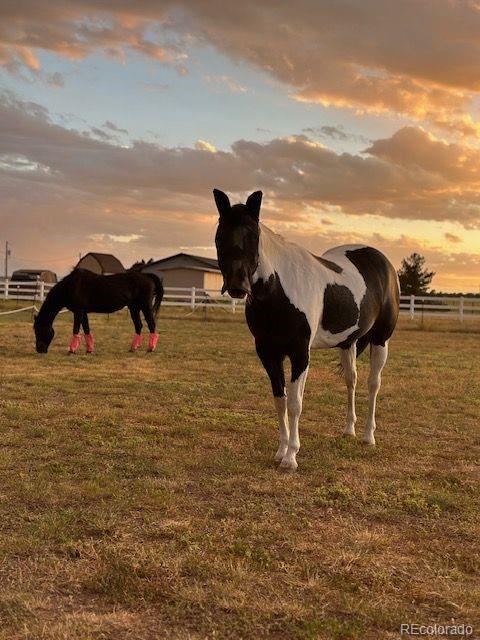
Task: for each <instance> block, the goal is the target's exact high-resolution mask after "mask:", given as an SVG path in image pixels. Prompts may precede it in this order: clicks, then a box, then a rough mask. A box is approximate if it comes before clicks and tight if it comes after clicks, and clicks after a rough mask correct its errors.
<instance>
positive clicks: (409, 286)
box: [398, 253, 435, 296]
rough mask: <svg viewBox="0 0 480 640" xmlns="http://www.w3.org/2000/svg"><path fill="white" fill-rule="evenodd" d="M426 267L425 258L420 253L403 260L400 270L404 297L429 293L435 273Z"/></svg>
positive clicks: (399, 277) (399, 275) (401, 288)
mask: <svg viewBox="0 0 480 640" xmlns="http://www.w3.org/2000/svg"><path fill="white" fill-rule="evenodd" d="M424 265H425V258H424V257H423V256H421V255H420V254H419V253H412V254H411V255H410V256H408V258H404V259H403V260H402V266H401V267H400V269H399V270H398V279H399V280H400V290H401V292H402V295H404V296H412V295H413V296H421V295H424V294H425V293H427V291H428V286H429V284H430V282H431V281H432V278H433V276H434V275H435V271H427V270H426V269H425V268H424Z"/></svg>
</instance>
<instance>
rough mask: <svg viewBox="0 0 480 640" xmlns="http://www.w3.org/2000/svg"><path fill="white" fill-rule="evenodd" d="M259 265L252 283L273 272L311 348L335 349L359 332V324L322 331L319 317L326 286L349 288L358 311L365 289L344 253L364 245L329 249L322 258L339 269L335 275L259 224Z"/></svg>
mask: <svg viewBox="0 0 480 640" xmlns="http://www.w3.org/2000/svg"><path fill="white" fill-rule="evenodd" d="M259 226H260V242H259V257H260V259H259V263H258V268H257V271H256V272H255V274H254V278H253V280H254V282H256V280H258V279H259V278H262V279H263V280H265V281H266V280H268V278H269V277H270V276H271V275H272V274H274V273H276V274H277V275H278V277H279V279H280V283H281V285H282V288H283V290H284V292H285V295H286V296H287V298H288V299H289V300H290V302H291V303H292V304H293V305H294V307H296V308H297V309H298V310H299V311H301V312H303V313H304V314H305V316H306V318H307V321H308V324H309V325H310V330H311V342H310V344H311V346H312V347H320V348H322V347H334V346H336V345H337V344H340V343H341V342H343V341H344V340H346V339H347V338H348V337H349V336H350V335H351V334H352V333H353V332H354V331H356V330H357V329H358V322H357V323H356V324H354V325H352V326H351V327H348V328H347V329H345V330H344V331H342V332H340V333H331V332H330V331H326V330H325V329H323V327H322V325H321V322H322V314H323V302H324V294H325V288H326V286H327V285H328V284H338V285H343V286H346V287H348V289H349V290H350V291H351V292H352V295H353V298H354V300H355V303H356V305H357V307H358V309H360V304H361V302H362V300H363V297H364V295H365V292H366V290H367V287H366V285H365V281H364V279H363V277H362V275H361V273H360V272H359V271H358V269H357V268H356V267H355V265H353V264H352V262H351V261H350V260H349V259H348V258H347V256H346V251H351V250H354V249H360V248H362V247H363V245H345V246H342V247H336V248H335V249H330V250H329V251H327V252H326V253H324V254H323V255H322V258H325V259H328V260H330V261H331V262H334V263H335V264H337V265H338V266H339V267H341V268H342V273H337V272H336V271H333V270H332V269H328V268H326V267H325V266H324V265H323V264H322V263H321V262H319V261H318V260H317V259H316V258H315V256H313V255H312V254H311V253H310V252H309V251H307V249H304V248H303V247H300V246H298V245H296V244H293V243H291V242H288V241H287V240H285V239H284V238H282V237H281V236H279V235H277V234H276V233H274V232H273V231H271V229H269V228H268V227H266V226H265V225H263V224H262V223H260V225H259Z"/></svg>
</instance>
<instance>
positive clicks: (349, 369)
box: [340, 343, 357, 436]
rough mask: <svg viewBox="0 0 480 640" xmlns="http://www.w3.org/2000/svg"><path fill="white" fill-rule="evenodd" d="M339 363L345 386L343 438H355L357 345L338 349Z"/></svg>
mask: <svg viewBox="0 0 480 640" xmlns="http://www.w3.org/2000/svg"><path fill="white" fill-rule="evenodd" d="M340 363H341V367H342V370H343V376H344V378H345V384H346V385H347V399H348V404H347V423H346V425H345V429H344V431H343V435H344V436H355V423H356V422H357V415H356V413H355V388H356V386H357V345H356V343H353V344H352V345H351V346H350V347H349V348H348V349H340Z"/></svg>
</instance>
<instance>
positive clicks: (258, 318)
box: [245, 273, 311, 396]
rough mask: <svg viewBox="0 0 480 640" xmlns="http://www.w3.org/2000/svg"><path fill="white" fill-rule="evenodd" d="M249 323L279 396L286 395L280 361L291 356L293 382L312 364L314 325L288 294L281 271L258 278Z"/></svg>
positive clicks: (247, 310)
mask: <svg viewBox="0 0 480 640" xmlns="http://www.w3.org/2000/svg"><path fill="white" fill-rule="evenodd" d="M245 317H246V319H247V324H248V327H249V329H250V331H251V332H252V334H253V336H254V337H255V345H256V348H257V353H258V355H259V357H260V359H261V360H262V363H263V365H264V366H265V368H266V369H267V372H268V374H269V376H270V380H271V383H272V389H273V394H274V395H275V396H283V395H284V387H285V380H284V378H283V368H281V367H279V366H278V364H279V363H281V362H282V361H283V359H284V358H285V357H288V358H289V359H290V361H291V363H292V378H291V380H292V382H294V381H295V380H297V379H298V378H299V376H300V375H301V374H302V373H303V371H305V369H306V368H307V366H308V345H309V343H310V335H311V329H310V325H309V324H308V320H307V317H306V315H305V314H304V313H303V311H300V310H299V309H297V308H296V307H295V305H293V304H292V303H291V302H290V300H289V299H288V297H287V296H286V294H285V291H284V289H283V286H282V283H281V282H280V278H279V277H278V274H277V273H275V274H272V275H271V276H270V277H269V279H268V280H267V281H264V280H262V279H260V280H257V282H255V283H254V285H253V286H252V295H251V296H249V298H248V300H247V305H246V307H245Z"/></svg>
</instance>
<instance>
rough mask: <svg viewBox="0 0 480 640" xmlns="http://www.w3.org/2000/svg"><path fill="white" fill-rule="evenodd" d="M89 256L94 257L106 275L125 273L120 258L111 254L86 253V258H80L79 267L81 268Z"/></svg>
mask: <svg viewBox="0 0 480 640" xmlns="http://www.w3.org/2000/svg"><path fill="white" fill-rule="evenodd" d="M87 256H92V258H94V259H95V260H96V261H97V262H98V264H99V265H100V266H101V268H102V271H104V272H105V273H122V272H123V271H125V267H124V266H123V264H122V263H121V262H120V260H119V259H118V258H116V257H115V256H113V255H112V254H111V253H96V252H94V251H90V252H89V253H86V254H85V255H84V256H82V257H81V258H80V260H79V261H78V264H77V267H80V266H81V262H82V260H83V259H84V258H86V257H87Z"/></svg>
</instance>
